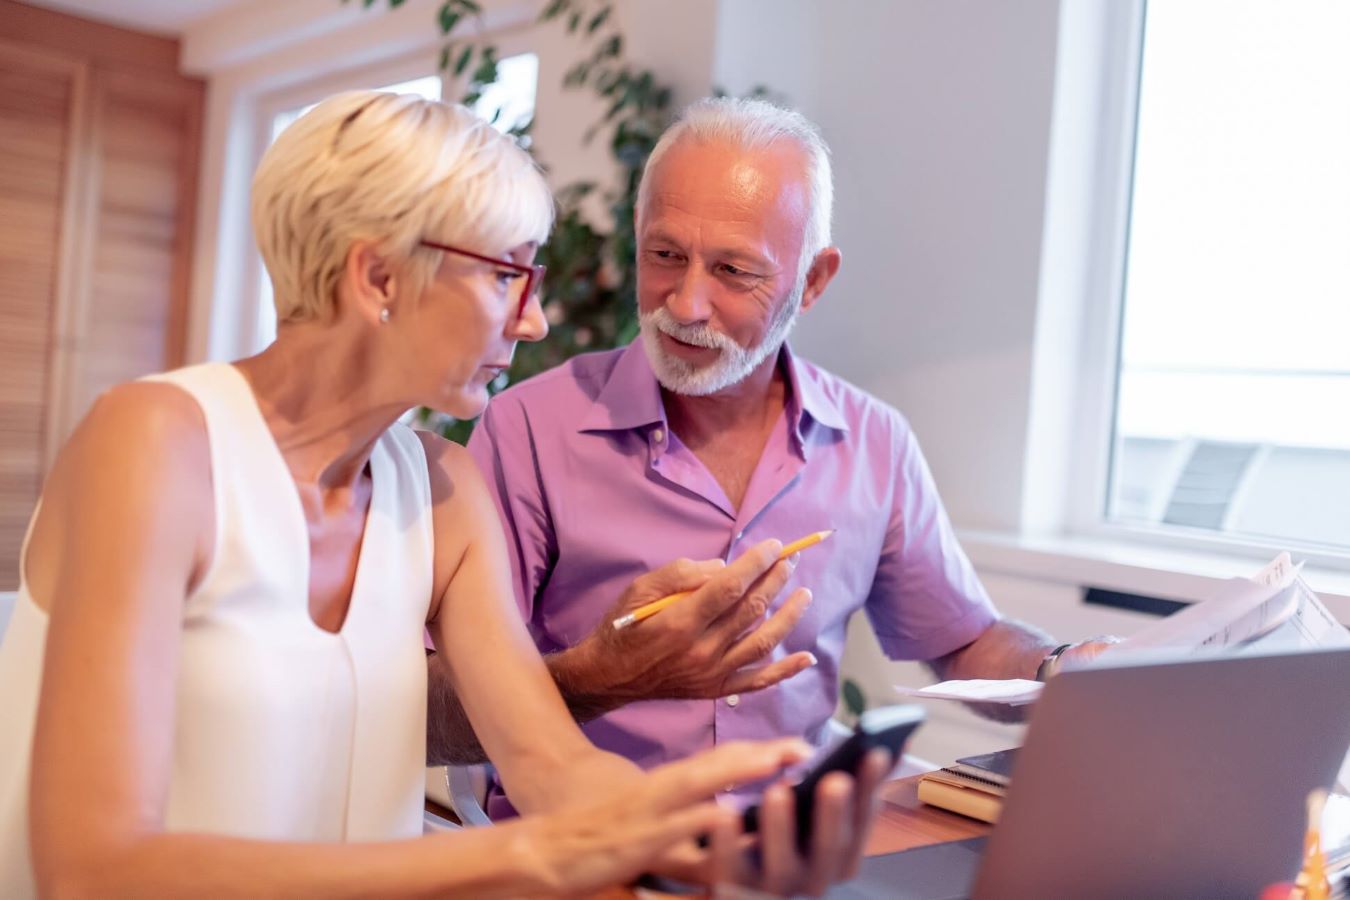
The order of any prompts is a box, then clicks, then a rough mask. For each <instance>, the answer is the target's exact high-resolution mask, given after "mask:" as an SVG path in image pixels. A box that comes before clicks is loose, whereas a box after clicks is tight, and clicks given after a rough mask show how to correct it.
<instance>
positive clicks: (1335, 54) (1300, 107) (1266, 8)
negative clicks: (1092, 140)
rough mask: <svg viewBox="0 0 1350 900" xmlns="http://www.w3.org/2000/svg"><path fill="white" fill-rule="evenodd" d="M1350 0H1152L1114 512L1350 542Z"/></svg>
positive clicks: (1177, 525)
mask: <svg viewBox="0 0 1350 900" xmlns="http://www.w3.org/2000/svg"><path fill="white" fill-rule="evenodd" d="M1346 46H1350V4H1347V3H1344V2H1342V0H1297V2H1292V3H1233V2H1231V0H1187V2H1185V3H1168V2H1160V3H1153V4H1149V6H1148V9H1147V15H1146V17H1145V20H1144V30H1143V43H1142V47H1143V51H1142V58H1141V62H1140V73H1139V74H1140V82H1139V94H1138V97H1139V99H1138V110H1137V130H1136V134H1135V145H1134V174H1133V184H1132V189H1131V196H1130V209H1129V236H1128V242H1127V248H1128V252H1127V256H1126V260H1125V265H1124V278H1125V280H1124V292H1123V303H1124V306H1123V311H1122V318H1121V323H1120V326H1121V329H1120V336H1121V339H1120V347H1119V368H1118V372H1117V380H1116V403H1115V415H1114V422H1113V429H1112V448H1111V450H1112V452H1111V463H1110V477H1109V479H1108V485H1109V486H1108V489H1107V496H1106V498H1105V512H1106V519H1107V521H1108V522H1109V523H1113V524H1116V525H1123V526H1129V527H1134V528H1144V529H1149V530H1154V531H1157V532H1159V533H1168V534H1174V535H1176V534H1190V535H1200V536H1204V535H1208V536H1210V537H1215V538H1224V539H1228V540H1236V541H1242V542H1246V543H1262V544H1284V545H1290V544H1293V545H1301V546H1303V547H1304V548H1305V549H1308V550H1312V551H1314V552H1317V551H1319V550H1320V551H1322V552H1326V553H1329V554H1345V553H1350V116H1347V115H1346V109H1347V106H1350V54H1347V53H1346V52H1345V47H1346Z"/></svg>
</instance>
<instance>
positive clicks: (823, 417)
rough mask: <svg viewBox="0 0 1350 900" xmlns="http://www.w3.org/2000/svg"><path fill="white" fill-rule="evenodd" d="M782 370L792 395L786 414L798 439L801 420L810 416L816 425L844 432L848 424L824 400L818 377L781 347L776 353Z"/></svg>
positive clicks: (839, 411)
mask: <svg viewBox="0 0 1350 900" xmlns="http://www.w3.org/2000/svg"><path fill="white" fill-rule="evenodd" d="M780 352H781V353H782V356H781V357H780V359H781V360H782V363H783V370H784V371H785V372H787V377H788V384H789V385H791V387H792V391H791V395H790V397H789V399H788V412H789V414H790V415H791V417H792V418H791V422H792V426H793V431H794V433H795V434H796V435H797V437H798V439H799V440H800V438H801V433H802V419H803V417H804V416H810V417H811V419H812V420H813V421H814V422H816V423H817V424H820V425H824V426H825V427H826V428H833V429H834V430H835V431H848V420H847V419H846V418H845V417H844V411H843V410H842V409H840V408H839V404H838V403H836V402H835V400H834V399H833V398H832V397H830V396H828V395H827V394H826V393H825V391H824V390H823V389H822V388H821V385H820V374H819V373H818V372H817V371H816V370H815V368H814V367H812V366H810V365H804V364H802V363H799V362H797V356H796V354H795V353H793V352H792V347H791V346H790V345H789V344H786V343H784V344H783V349H782V350H781V351H780Z"/></svg>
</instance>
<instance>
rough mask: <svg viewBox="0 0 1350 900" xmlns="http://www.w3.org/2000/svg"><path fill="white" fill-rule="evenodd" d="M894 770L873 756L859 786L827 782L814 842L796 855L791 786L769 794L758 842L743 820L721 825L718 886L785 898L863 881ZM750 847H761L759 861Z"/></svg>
mask: <svg viewBox="0 0 1350 900" xmlns="http://www.w3.org/2000/svg"><path fill="white" fill-rule="evenodd" d="M890 769H891V756H890V754H889V753H887V752H886V751H885V750H873V751H872V752H871V753H869V754H868V755H867V756H866V757H865V758H864V760H863V764H862V767H861V768H860V769H859V771H858V776H857V778H856V779H855V778H852V777H850V776H848V775H847V774H845V773H843V772H834V773H831V774H830V775H827V776H825V777H824V778H823V779H821V781H820V784H819V785H818V786H817V788H816V797H815V803H814V805H813V807H812V811H813V820H812V823H811V840H810V844H809V846H808V847H807V848H806V849H805V851H804V852H803V851H802V850H800V849H799V848H798V847H797V819H796V809H795V808H794V800H795V796H794V794H793V792H792V788H791V787H789V786H788V785H787V784H786V783H782V784H776V785H773V786H772V787H770V788H769V789H768V790H766V791H765V792H764V797H763V800H762V801H761V803H760V807H759V809H760V816H759V822H760V826H759V827H760V830H759V835H758V838H757V839H755V838H747V837H743V836H741V835H740V820H739V817H738V818H736V819H734V820H732V821H731V822H729V823H728V822H726V821H723V822H722V823H721V824H720V825H719V828H720V829H721V830H720V832H718V833H715V834H714V840H713V843H712V847H713V854H714V856H715V859H713V860H712V861H711V866H710V871H711V874H712V875H713V876H714V881H713V883H714V884H716V883H719V882H722V883H727V882H729V883H733V884H737V885H741V886H745V887H751V888H754V889H755V890H758V891H764V892H767V893H770V894H778V895H780V896H794V897H795V896H799V895H806V896H811V897H816V896H819V895H821V894H823V893H824V892H825V891H826V889H828V888H829V886H830V885H831V884H834V883H835V882H838V881H847V880H848V879H850V878H853V877H854V876H856V875H857V874H858V866H859V864H860V863H861V862H862V855H863V850H864V848H865V847H866V845H867V838H868V835H869V834H871V830H872V822H873V820H874V819H875V818H876V812H877V788H878V787H879V786H880V785H881V782H882V781H883V780H884V779H885V777H886V773H887V772H889V771H890ZM747 843H751V844H756V843H757V844H758V850H759V852H758V854H757V856H758V859H757V860H756V854H753V853H752V852H750V850H749V848H747V847H746V844H747Z"/></svg>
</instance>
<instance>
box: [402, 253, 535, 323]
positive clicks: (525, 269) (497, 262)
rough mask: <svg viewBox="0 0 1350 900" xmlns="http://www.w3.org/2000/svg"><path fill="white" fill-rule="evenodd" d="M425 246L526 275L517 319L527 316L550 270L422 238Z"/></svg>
mask: <svg viewBox="0 0 1350 900" xmlns="http://www.w3.org/2000/svg"><path fill="white" fill-rule="evenodd" d="M417 243H418V244H420V245H421V246H423V247H430V248H431V249H432V250H441V251H443V252H445V253H455V254H458V255H459V256H467V257H468V258H469V259H476V260H478V261H479V262H485V263H491V264H492V265H494V266H502V267H504V268H507V269H510V270H511V271H513V272H519V273H520V274H522V275H524V276H525V289H524V290H523V291H521V294H520V306H519V308H517V309H516V321H520V320H521V319H523V318H525V307H526V306H527V305H529V302H530V298H531V297H533V296H534V294H535V292H536V291H539V290H543V286H544V273H545V272H547V271H548V266H545V265H541V264H540V263H532V264H530V265H525V264H524V263H518V262H516V261H514V260H510V259H500V258H499V257H496V256H486V255H484V254H482V253H474V252H473V251H472V250H465V249H464V248H462V247H452V246H451V245H449V244H438V243H436V242H435V241H428V240H420V241H418V242H417Z"/></svg>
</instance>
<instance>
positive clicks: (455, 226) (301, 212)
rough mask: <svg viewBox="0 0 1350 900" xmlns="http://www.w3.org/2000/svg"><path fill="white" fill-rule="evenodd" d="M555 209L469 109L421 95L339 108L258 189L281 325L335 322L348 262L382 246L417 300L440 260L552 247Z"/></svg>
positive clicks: (359, 98) (361, 94)
mask: <svg viewBox="0 0 1350 900" xmlns="http://www.w3.org/2000/svg"><path fill="white" fill-rule="evenodd" d="M553 208H554V207H553V197H552V195H551V194H550V193H549V189H548V186H547V185H546V184H545V182H544V178H543V175H542V174H541V173H540V172H539V168H538V167H537V166H536V165H535V164H534V160H533V159H531V158H530V156H529V154H527V153H526V152H525V151H523V150H522V149H520V148H519V147H518V146H516V144H515V143H514V142H513V141H512V140H511V139H510V138H508V137H506V136H505V135H503V134H501V133H499V132H498V131H497V130H496V129H494V128H493V127H492V126H491V125H489V124H488V123H486V122H484V121H483V120H482V119H480V118H478V117H477V116H475V115H474V114H473V113H472V112H470V111H469V110H468V109H465V108H464V107H462V106H457V105H454V104H450V103H441V102H439V101H435V100H426V99H423V98H421V97H418V96H416V95H413V94H386V93H379V92H376V91H352V92H350V93H344V94H337V95H335V96H333V97H329V98H328V99H327V100H324V101H323V102H322V103H320V104H318V105H317V106H315V107H314V109H312V110H310V111H309V112H307V113H305V114H304V115H303V116H301V117H300V118H299V119H298V120H296V122H295V123H294V124H293V125H291V126H290V127H289V128H287V129H286V130H285V131H283V132H282V133H281V136H280V137H278V138H277V139H276V141H275V143H273V144H272V146H271V147H270V148H269V149H268V151H267V152H266V153H265V154H264V155H263V158H262V162H261V163H259V165H258V171H257V173H256V174H255V175H254V177H253V206H252V214H253V233H254V236H255V238H256V239H257V241H258V249H259V250H260V251H261V252H262V258H263V262H264V264H265V265H266V266H267V273H268V275H269V276H271V279H272V285H273V294H274V296H275V303H276V309H277V321H278V322H298V321H303V320H306V319H324V318H327V317H328V316H329V315H331V313H332V311H333V308H334V302H335V297H336V292H337V286H338V283H339V281H340V280H341V278H342V272H343V268H344V266H345V264H346V257H347V253H348V251H349V250H350V249H351V246H352V243H353V242H355V241H357V240H370V241H374V242H375V243H376V245H377V247H378V248H379V250H380V252H381V253H383V254H385V255H386V258H387V259H388V260H389V261H390V263H391V265H393V266H395V267H396V269H397V270H398V271H399V273H400V274H401V275H402V276H403V278H404V281H405V283H406V284H407V285H408V287H409V289H410V290H411V291H412V292H413V294H414V295H416V294H419V293H420V292H421V290H422V288H424V287H425V286H426V284H427V282H428V281H429V280H430V279H431V277H432V276H433V275H434V274H435V272H436V267H437V266H438V265H439V262H440V259H441V254H440V253H438V252H437V251H434V250H429V249H426V248H423V247H421V246H419V244H418V242H419V241H421V240H432V241H437V242H440V243H445V244H454V245H456V246H460V247H463V248H464V249H466V250H472V251H475V252H479V253H492V254H496V253H500V252H502V251H503V250H505V249H508V248H511V247H515V246H517V245H519V244H523V243H525V242H527V241H534V242H536V243H542V242H543V240H544V239H545V238H546V237H547V236H548V231H549V229H550V228H551V227H552V225H553Z"/></svg>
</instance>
